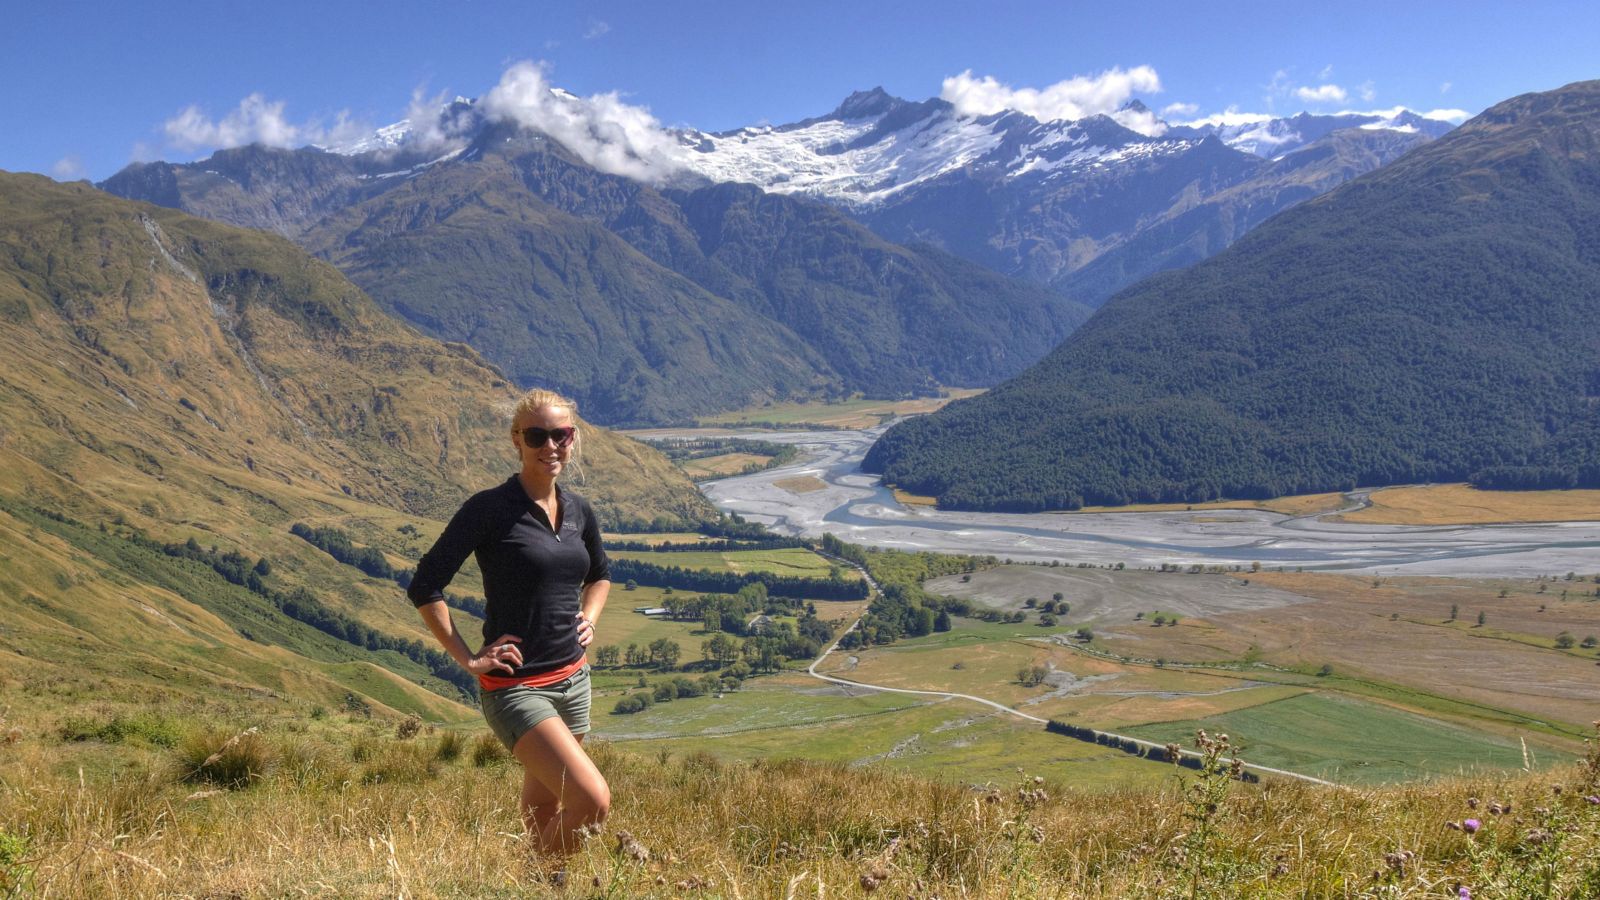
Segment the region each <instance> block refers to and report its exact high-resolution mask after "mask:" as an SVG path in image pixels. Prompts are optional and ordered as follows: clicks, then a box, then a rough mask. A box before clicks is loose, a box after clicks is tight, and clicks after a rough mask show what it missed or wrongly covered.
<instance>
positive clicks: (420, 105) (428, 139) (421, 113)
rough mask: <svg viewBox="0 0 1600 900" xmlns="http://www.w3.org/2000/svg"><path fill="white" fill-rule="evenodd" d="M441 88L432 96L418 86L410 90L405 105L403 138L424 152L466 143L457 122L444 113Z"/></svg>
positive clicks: (437, 151)
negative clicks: (405, 133)
mask: <svg viewBox="0 0 1600 900" xmlns="http://www.w3.org/2000/svg"><path fill="white" fill-rule="evenodd" d="M445 110H446V107H445V92H443V91H441V92H439V93H437V94H434V95H433V96H431V97H430V96H428V94H427V92H426V91H425V90H424V89H423V88H422V87H421V86H418V87H416V88H413V89H412V91H411V104H410V105H409V106H407V107H406V125H407V127H408V128H409V133H408V134H407V135H406V141H407V143H408V144H409V145H410V146H415V147H417V148H419V149H421V150H422V151H423V152H424V153H440V152H448V151H450V150H455V149H457V148H459V147H462V146H464V145H465V144H466V138H464V137H462V136H461V134H460V132H461V131H462V127H461V123H458V122H456V121H455V120H454V119H452V118H450V117H448V116H447V115H446V114H445Z"/></svg>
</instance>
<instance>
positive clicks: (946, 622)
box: [933, 609, 950, 631]
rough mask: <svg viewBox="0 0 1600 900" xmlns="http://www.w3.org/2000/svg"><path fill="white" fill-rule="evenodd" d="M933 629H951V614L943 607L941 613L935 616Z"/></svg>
mask: <svg viewBox="0 0 1600 900" xmlns="http://www.w3.org/2000/svg"><path fill="white" fill-rule="evenodd" d="M933 630H934V631H949V630H950V614H949V613H947V612H945V611H944V610H942V609H941V610H939V614H938V615H937V616H934V617H933Z"/></svg>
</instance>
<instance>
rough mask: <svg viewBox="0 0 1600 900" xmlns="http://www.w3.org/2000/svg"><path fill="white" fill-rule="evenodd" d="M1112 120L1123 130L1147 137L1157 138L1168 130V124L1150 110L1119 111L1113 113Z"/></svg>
mask: <svg viewBox="0 0 1600 900" xmlns="http://www.w3.org/2000/svg"><path fill="white" fill-rule="evenodd" d="M1111 118H1112V120H1113V121H1115V122H1116V123H1117V124H1118V125H1121V126H1122V127H1123V128H1126V129H1128V130H1129V131H1137V132H1138V133H1140V134H1142V135H1145V136H1146V137H1156V136H1158V135H1161V134H1164V133H1165V132H1166V130H1167V123H1165V122H1163V121H1161V117H1160V116H1158V115H1156V114H1155V113H1153V112H1151V111H1150V110H1148V109H1119V110H1117V111H1116V112H1114V113H1111Z"/></svg>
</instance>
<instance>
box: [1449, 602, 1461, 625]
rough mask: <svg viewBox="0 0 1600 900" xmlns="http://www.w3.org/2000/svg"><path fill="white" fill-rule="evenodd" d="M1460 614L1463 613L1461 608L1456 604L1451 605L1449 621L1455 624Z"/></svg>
mask: <svg viewBox="0 0 1600 900" xmlns="http://www.w3.org/2000/svg"><path fill="white" fill-rule="evenodd" d="M1460 613H1461V607H1460V606H1457V605H1456V604H1454V603H1452V604H1450V618H1449V620H1448V621H1451V622H1454V621H1455V620H1456V616H1457V615H1459V614H1460Z"/></svg>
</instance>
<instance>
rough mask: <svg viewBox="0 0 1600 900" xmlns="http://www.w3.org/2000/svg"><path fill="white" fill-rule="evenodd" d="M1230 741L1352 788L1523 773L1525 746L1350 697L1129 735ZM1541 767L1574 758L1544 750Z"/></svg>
mask: <svg viewBox="0 0 1600 900" xmlns="http://www.w3.org/2000/svg"><path fill="white" fill-rule="evenodd" d="M1202 728H1203V729H1205V730H1206V731H1209V732H1212V733H1217V732H1222V733H1226V734H1228V735H1229V736H1231V737H1232V738H1233V740H1234V743H1235V744H1236V745H1239V746H1241V747H1242V750H1241V752H1240V756H1242V757H1243V758H1244V759H1245V760H1246V761H1247V762H1254V763H1260V764H1262V765H1267V766H1274V767H1278V768H1284V769H1289V770H1292V771H1295V772H1304V773H1307V774H1313V775H1318V776H1321V777H1324V778H1328V779H1330V780H1332V781H1336V782H1341V783H1350V784H1374V783H1381V782H1390V781H1404V780H1408V779H1415V778H1418V777H1425V776H1429V775H1453V774H1457V773H1461V772H1474V771H1479V770H1486V769H1500V770H1511V769H1519V768H1521V767H1522V764H1523V756H1522V747H1521V745H1520V744H1519V742H1517V741H1515V740H1513V739H1511V738H1507V737H1501V736H1497V735H1490V734H1486V733H1484V732H1482V731H1479V730H1475V729H1472V728H1470V727H1466V726H1462V725H1455V724H1452V723H1448V722H1441V721H1438V720H1434V719H1429V718H1426V717H1424V716H1420V715H1416V714H1414V713H1409V712H1405V711H1403V710H1398V709H1394V708H1392V707H1389V706H1384V705H1381V704H1377V703H1368V702H1366V701H1362V700H1358V699H1355V698H1351V697H1343V696H1336V695H1332V694H1327V693H1321V692H1317V693H1309V694H1302V695H1299V696H1296V697H1290V698H1288V699H1284V700H1279V701H1276V702H1273V703H1265V704H1261V705H1259V706H1252V707H1250V708H1248V709H1241V710H1237V711H1234V712H1228V713H1222V714H1220V715H1214V716H1207V717H1205V718H1201V719H1191V720H1188V721H1180V722H1162V723H1159V724H1151V725H1139V726H1131V727H1128V728H1125V729H1124V733H1126V734H1129V735H1132V736H1134V737H1140V738H1144V739H1146V740H1151V741H1163V742H1164V741H1178V742H1181V743H1185V744H1187V743H1188V742H1190V741H1192V740H1193V738H1194V734H1195V731H1196V730H1198V729H1202ZM1540 755H1541V757H1542V758H1539V759H1536V760H1535V763H1536V764H1537V765H1540V766H1545V765H1549V764H1552V763H1557V762H1566V761H1568V760H1570V759H1571V758H1572V757H1571V755H1569V754H1563V753H1561V752H1560V751H1555V750H1549V749H1546V750H1543V752H1542V753H1541V754H1540Z"/></svg>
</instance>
